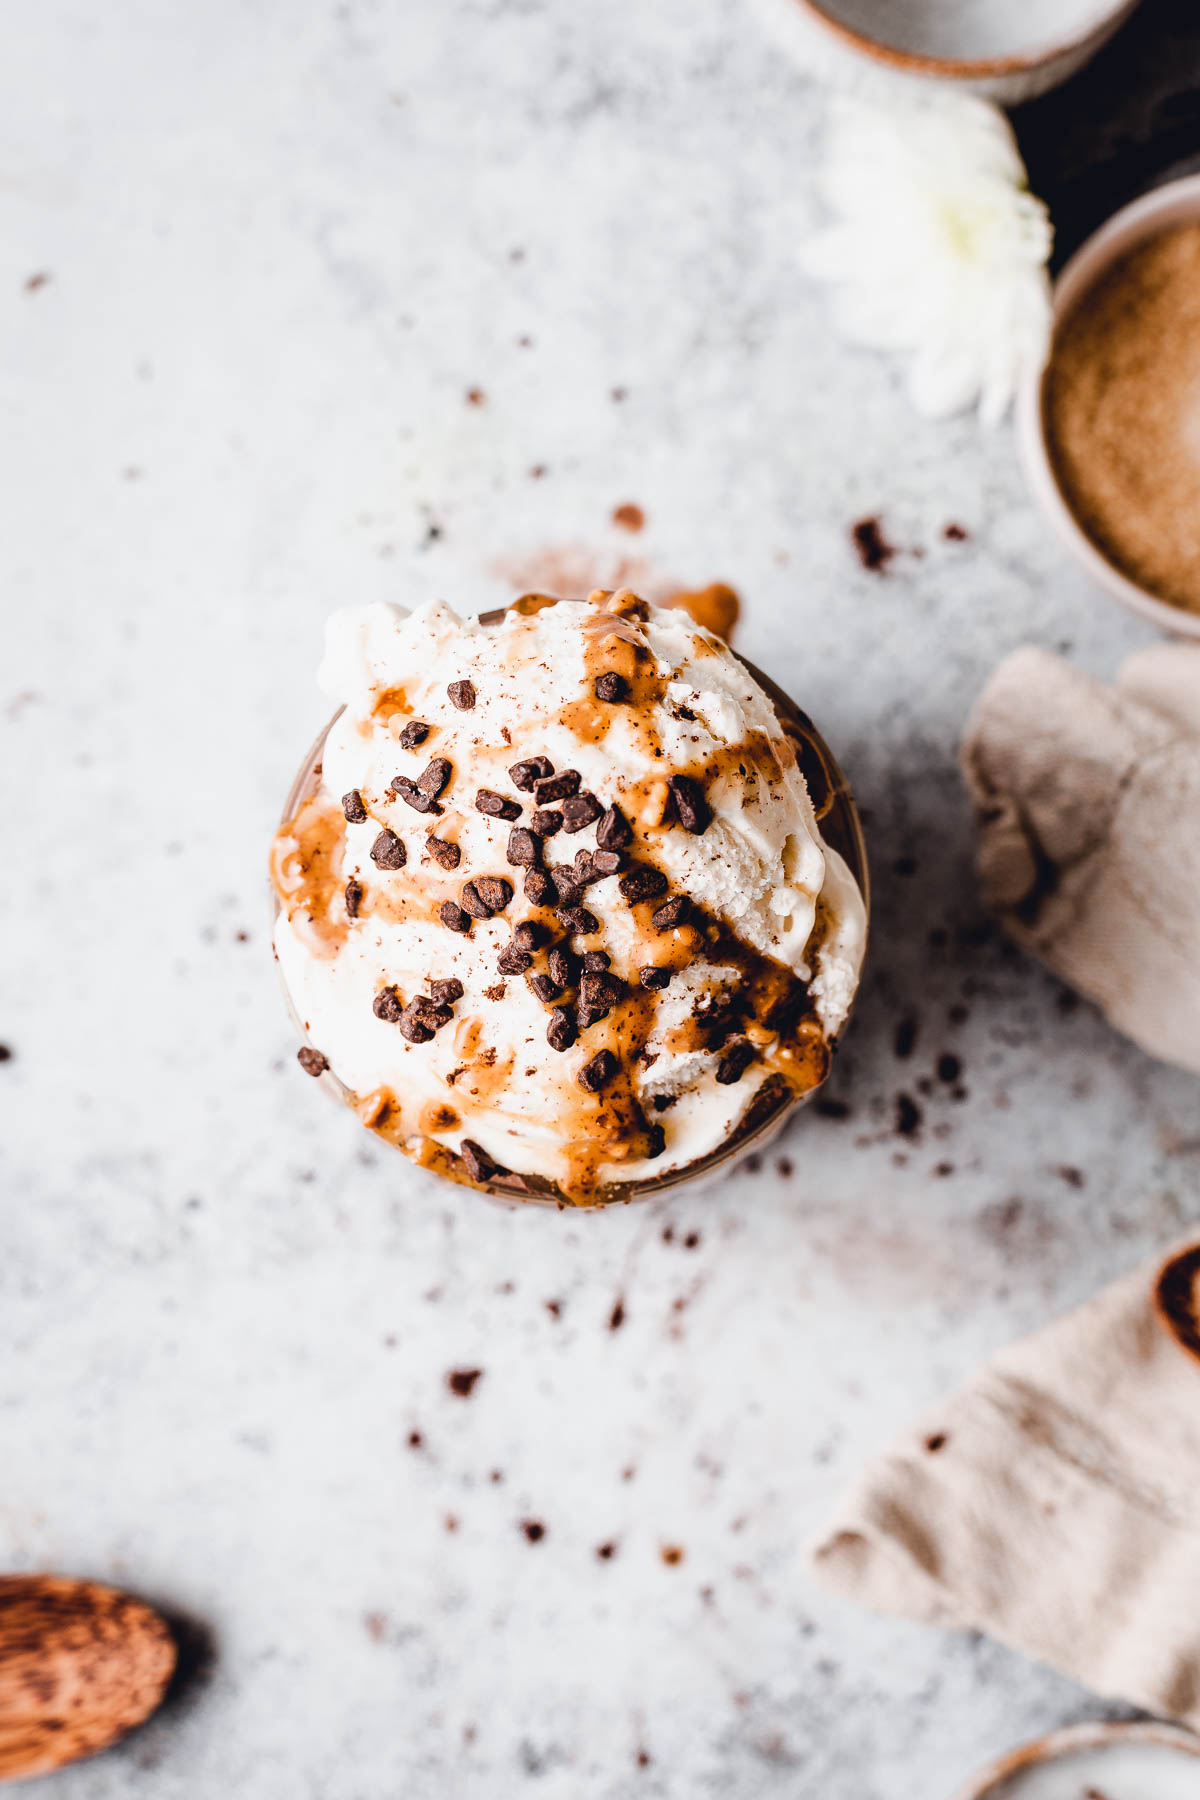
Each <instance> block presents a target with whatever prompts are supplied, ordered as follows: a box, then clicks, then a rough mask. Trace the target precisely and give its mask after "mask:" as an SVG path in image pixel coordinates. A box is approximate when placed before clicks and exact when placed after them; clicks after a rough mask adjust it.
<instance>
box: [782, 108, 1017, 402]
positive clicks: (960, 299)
mask: <svg viewBox="0 0 1200 1800" xmlns="http://www.w3.org/2000/svg"><path fill="white" fill-rule="evenodd" d="M829 125H830V128H829V141H828V154H827V161H826V166H825V169H824V171H823V177H822V184H821V185H822V191H823V193H824V196H825V199H826V200H827V202H828V204H829V207H830V210H831V211H832V212H833V213H834V214H835V215H836V223H833V224H831V225H829V226H827V227H826V228H825V229H824V230H823V231H822V232H820V233H819V234H818V235H817V236H816V237H815V238H813V239H811V240H810V241H809V243H808V244H807V246H806V247H805V251H804V264H805V267H806V268H807V269H808V271H809V273H811V274H813V275H816V276H818V277H819V278H820V279H822V280H824V281H828V282H830V283H831V284H832V285H833V286H834V289H835V299H834V321H835V324H836V325H837V326H838V328H839V330H840V331H841V333H842V335H843V336H845V337H846V338H848V339H849V340H850V341H851V342H853V343H858V344H864V345H867V346H869V347H871V348H873V349H877V350H896V351H907V352H908V353H909V354H910V355H911V358H912V361H911V365H910V368H909V373H908V391H909V394H910V396H911V399H912V402H913V404H914V406H915V407H916V408H917V411H918V412H920V413H922V414H924V415H925V416H926V417H927V418H942V417H944V416H945V415H946V414H948V413H952V412H958V411H961V410H962V409H963V408H964V407H967V406H969V405H971V404H972V402H973V401H975V400H976V399H978V402H979V410H980V414H981V416H982V417H983V419H984V420H985V421H986V422H987V423H989V424H994V423H996V422H997V421H998V420H999V419H1001V418H1002V417H1003V416H1004V413H1005V411H1006V409H1007V407H1008V403H1009V401H1010V399H1011V398H1012V393H1013V389H1014V387H1015V385H1016V380H1017V376H1018V373H1019V370H1020V368H1021V366H1022V364H1023V363H1024V361H1025V359H1026V358H1027V357H1036V356H1039V355H1040V354H1041V352H1042V350H1043V348H1044V346H1045V342H1046V334H1047V330H1048V327H1049V319H1050V284H1049V280H1048V278H1047V275H1046V259H1047V257H1048V256H1049V254H1050V246H1051V242H1052V238H1053V234H1052V230H1051V225H1050V217H1049V214H1048V212H1047V210H1046V208H1045V206H1044V205H1043V204H1042V202H1041V201H1040V200H1039V199H1037V197H1036V196H1035V195H1033V194H1031V193H1030V192H1029V189H1028V187H1027V185H1026V177H1025V166H1024V164H1023V163H1022V161H1021V157H1020V154H1019V152H1018V150H1017V146H1016V143H1015V141H1014V139H1013V135H1012V131H1011V129H1010V128H1009V124H1008V121H1007V119H1006V118H1005V117H1004V115H1003V113H1002V112H1001V111H1000V110H999V108H998V107H996V106H993V105H992V104H991V102H990V101H987V100H981V99H977V98H975V97H973V96H969V95H960V94H955V95H938V96H936V97H930V98H929V99H918V98H912V99H908V98H905V99H899V98H897V99H894V100H884V99H882V98H874V99H872V100H871V101H870V102H867V101H863V100H855V99H851V98H849V97H848V96H845V95H842V96H837V97H835V98H833V99H832V100H831V101H830V122H829Z"/></svg>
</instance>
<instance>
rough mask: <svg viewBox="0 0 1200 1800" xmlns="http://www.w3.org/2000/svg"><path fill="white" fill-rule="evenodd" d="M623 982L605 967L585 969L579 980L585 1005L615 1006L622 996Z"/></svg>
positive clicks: (580, 996)
mask: <svg viewBox="0 0 1200 1800" xmlns="http://www.w3.org/2000/svg"><path fill="white" fill-rule="evenodd" d="M622 986H623V984H622V983H621V982H619V981H618V980H617V978H616V976H615V975H610V974H608V972H607V971H606V970H604V969H585V970H584V972H583V975H582V976H581V978H580V982H579V998H580V1000H581V1001H582V1002H583V1004H584V1006H592V1007H595V1006H603V1007H604V1008H605V1009H606V1010H607V1009H608V1008H609V1007H611V1006H614V1005H615V1004H616V1002H617V1001H618V1000H619V999H620V997H621V992H622Z"/></svg>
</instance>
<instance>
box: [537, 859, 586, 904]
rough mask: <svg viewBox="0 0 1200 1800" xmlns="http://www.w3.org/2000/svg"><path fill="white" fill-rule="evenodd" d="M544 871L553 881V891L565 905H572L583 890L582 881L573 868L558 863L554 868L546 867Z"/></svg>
mask: <svg viewBox="0 0 1200 1800" xmlns="http://www.w3.org/2000/svg"><path fill="white" fill-rule="evenodd" d="M546 873H547V874H548V875H549V877H550V879H551V881H552V882H553V883H554V891H555V893H556V894H557V895H558V897H559V899H560V900H561V901H562V902H563V904H564V905H565V906H570V905H573V903H574V902H575V901H576V900H578V899H579V896H580V895H581V894H582V892H583V883H582V881H580V879H579V875H578V872H577V871H576V870H575V869H570V868H567V867H566V865H565V864H563V863H559V864H558V866H557V867H556V868H553V869H548V870H547V871H546Z"/></svg>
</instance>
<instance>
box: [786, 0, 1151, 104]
mask: <svg viewBox="0 0 1200 1800" xmlns="http://www.w3.org/2000/svg"><path fill="white" fill-rule="evenodd" d="M1137 3H1138V0H755V4H756V6H757V10H758V11H759V13H760V15H761V16H762V17H763V19H764V21H765V23H767V25H768V26H769V27H770V28H771V29H772V31H773V34H774V36H775V37H776V39H777V41H779V42H781V43H782V44H784V45H785V47H786V48H788V49H789V50H790V51H791V52H792V53H793V54H794V55H795V57H796V59H797V61H799V62H801V63H802V64H803V65H804V66H805V67H806V68H808V69H809V70H810V71H811V72H812V73H814V74H818V75H824V76H826V77H827V78H829V79H831V80H834V81H837V80H838V79H839V77H845V78H846V79H849V80H850V81H851V82H853V81H854V80H855V78H856V76H862V75H864V74H865V75H872V74H873V75H874V76H875V77H876V78H879V77H884V78H886V77H891V78H892V79H900V80H902V81H908V82H914V81H915V82H929V81H937V82H948V83H950V84H951V85H952V86H955V87H958V88H961V89H965V90H967V91H969V92H972V93H977V94H987V95H989V96H990V98H992V99H993V100H999V101H1001V102H1003V103H1004V104H1005V105H1014V104H1015V103H1016V102H1018V101H1020V100H1031V99H1032V98H1033V97H1034V95H1035V94H1044V93H1045V92H1046V91H1047V89H1049V88H1052V87H1056V86H1057V85H1058V83H1059V82H1061V81H1065V80H1066V79H1067V77H1068V76H1069V75H1073V74H1074V73H1075V71H1076V70H1077V69H1081V68H1082V67H1083V65H1084V63H1086V62H1088V61H1089V60H1090V58H1091V57H1093V56H1094V55H1095V54H1096V51H1097V50H1099V48H1100V46H1101V45H1102V44H1104V43H1106V42H1107V40H1108V39H1109V38H1110V37H1111V36H1112V34H1113V32H1114V31H1116V29H1117V27H1118V26H1119V25H1121V24H1123V23H1124V21H1125V20H1126V19H1127V18H1128V17H1129V15H1130V13H1132V12H1133V10H1134V8H1135V7H1136V5H1137Z"/></svg>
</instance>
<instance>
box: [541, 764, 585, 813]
mask: <svg viewBox="0 0 1200 1800" xmlns="http://www.w3.org/2000/svg"><path fill="white" fill-rule="evenodd" d="M582 780H583V777H582V776H581V775H580V773H579V770H578V769H563V770H562V771H561V772H560V773H559V774H557V775H545V776H543V777H542V778H541V779H540V780H538V781H535V782H534V784H533V797H534V799H535V800H536V801H537V803H538V805H539V806H549V805H550V803H551V801H554V800H568V799H570V797H571V795H572V794H577V793H578V792H579V786H580V783H581V781H582Z"/></svg>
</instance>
